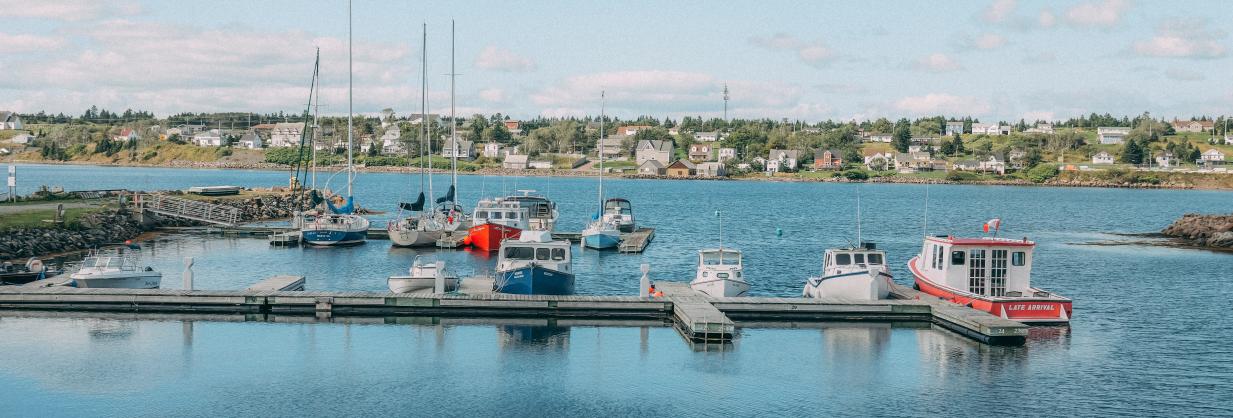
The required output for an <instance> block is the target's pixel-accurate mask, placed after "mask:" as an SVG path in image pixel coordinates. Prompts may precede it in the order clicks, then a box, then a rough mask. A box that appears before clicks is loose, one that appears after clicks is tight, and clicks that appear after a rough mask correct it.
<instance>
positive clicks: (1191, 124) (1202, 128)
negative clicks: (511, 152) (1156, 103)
mask: <svg viewBox="0 0 1233 418" xmlns="http://www.w3.org/2000/svg"><path fill="white" fill-rule="evenodd" d="M1170 125H1173V130H1174V131H1177V132H1206V131H1208V130H1210V129H1212V125H1213V123H1212V121H1210V120H1177V119H1174V120H1173V122H1172V123H1170Z"/></svg>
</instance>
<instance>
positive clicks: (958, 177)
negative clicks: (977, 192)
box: [946, 171, 977, 182]
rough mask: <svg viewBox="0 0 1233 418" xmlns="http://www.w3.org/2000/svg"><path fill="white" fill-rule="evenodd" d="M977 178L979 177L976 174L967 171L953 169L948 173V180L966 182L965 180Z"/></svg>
mask: <svg viewBox="0 0 1233 418" xmlns="http://www.w3.org/2000/svg"><path fill="white" fill-rule="evenodd" d="M976 179H977V176H976V174H974V173H969V172H966V171H951V172H949V173H946V180H947V181H957V182H964V181H973V180H976Z"/></svg>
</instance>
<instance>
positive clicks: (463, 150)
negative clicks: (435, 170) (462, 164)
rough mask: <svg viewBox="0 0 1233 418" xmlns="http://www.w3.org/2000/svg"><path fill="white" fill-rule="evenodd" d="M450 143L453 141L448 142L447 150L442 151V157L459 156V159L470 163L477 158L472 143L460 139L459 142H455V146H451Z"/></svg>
mask: <svg viewBox="0 0 1233 418" xmlns="http://www.w3.org/2000/svg"><path fill="white" fill-rule="evenodd" d="M449 142H451V141H449V140H446V144H445V146H444V148H445V149H442V150H441V156H442V157H445V158H454V156H455V155H457V156H458V159H460V160H468V161H469V160H471V159H473V158H475V146H474V145H473V144H472V143H471V141H467V140H465V139H459V140H457V141H453V142H454V143H453V144H450V143H449ZM451 145H453V146H451Z"/></svg>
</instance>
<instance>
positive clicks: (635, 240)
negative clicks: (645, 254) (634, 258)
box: [617, 228, 655, 253]
mask: <svg viewBox="0 0 1233 418" xmlns="http://www.w3.org/2000/svg"><path fill="white" fill-rule="evenodd" d="M653 239H655V228H638V229H637V230H635V231H634V232H629V233H625V234H621V245H620V246H619V247H617V251H618V252H622V253H640V252H642V251H643V250H646V246H647V245H650V244H651V240H653Z"/></svg>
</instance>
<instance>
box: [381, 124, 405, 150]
mask: <svg viewBox="0 0 1233 418" xmlns="http://www.w3.org/2000/svg"><path fill="white" fill-rule="evenodd" d="M401 139H402V129H399V128H398V124H397V123H395V124H392V125H390V127H389V128H387V129H386V130H385V133H383V134H381V153H382V154H387V155H400V154H405V153H407V147H404V146H403V145H402V141H401Z"/></svg>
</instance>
